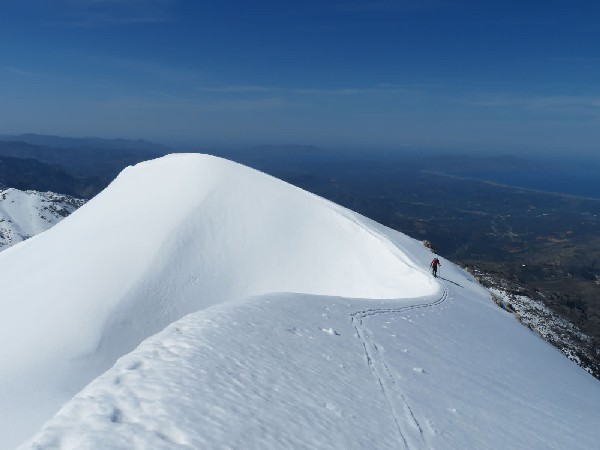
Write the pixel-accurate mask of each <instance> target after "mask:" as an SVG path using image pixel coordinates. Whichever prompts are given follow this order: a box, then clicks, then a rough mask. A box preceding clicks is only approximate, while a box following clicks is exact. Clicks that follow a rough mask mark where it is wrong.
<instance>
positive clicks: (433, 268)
mask: <svg viewBox="0 0 600 450" xmlns="http://www.w3.org/2000/svg"><path fill="white" fill-rule="evenodd" d="M441 265H442V263H441V262H440V260H439V259H437V257H436V258H433V261H431V264H429V267H431V273H432V274H433V276H434V277H436V278H437V271H438V266H441Z"/></svg>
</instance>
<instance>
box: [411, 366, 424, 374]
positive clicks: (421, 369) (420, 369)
mask: <svg viewBox="0 0 600 450" xmlns="http://www.w3.org/2000/svg"><path fill="white" fill-rule="evenodd" d="M413 370H414V371H415V372H417V373H425V369H423V368H421V367H413Z"/></svg>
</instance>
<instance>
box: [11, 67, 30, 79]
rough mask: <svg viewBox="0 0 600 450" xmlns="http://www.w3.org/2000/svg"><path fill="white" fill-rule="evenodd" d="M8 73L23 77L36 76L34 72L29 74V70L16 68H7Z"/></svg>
mask: <svg viewBox="0 0 600 450" xmlns="http://www.w3.org/2000/svg"><path fill="white" fill-rule="evenodd" d="M8 71H9V72H11V73H14V74H15V75H21V76H24V77H33V76H36V75H37V74H36V73H35V72H31V71H29V70H23V69H19V68H18V67H9V68H8Z"/></svg>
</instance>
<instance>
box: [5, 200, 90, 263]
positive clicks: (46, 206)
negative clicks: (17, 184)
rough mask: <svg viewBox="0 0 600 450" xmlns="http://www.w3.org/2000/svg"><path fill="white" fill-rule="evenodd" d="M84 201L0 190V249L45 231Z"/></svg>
mask: <svg viewBox="0 0 600 450" xmlns="http://www.w3.org/2000/svg"><path fill="white" fill-rule="evenodd" d="M84 203H85V201H84V200H82V199H78V198H74V197H71V196H68V195H61V194H55V193H53V192H38V191H20V190H19V189H14V188H9V189H5V190H3V191H0V251H2V250H4V249H6V248H8V247H10V246H12V245H15V244H18V243H19V242H22V241H24V240H26V239H29V238H30V237H32V236H35V235H36V234H39V233H41V232H42V231H46V230H47V229H49V228H51V227H52V226H54V225H56V224H57V223H58V222H60V221H61V220H62V219H64V218H65V217H66V216H68V215H69V214H71V213H72V212H73V211H75V210H76V209H77V208H79V207H80V206H81V205H83V204H84Z"/></svg>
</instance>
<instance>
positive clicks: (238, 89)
mask: <svg viewBox="0 0 600 450" xmlns="http://www.w3.org/2000/svg"><path fill="white" fill-rule="evenodd" d="M197 89H198V91H200V92H211V93H226V94H228V93H251V92H278V91H282V90H283V89H282V88H277V87H268V86H217V87H199V88H197Z"/></svg>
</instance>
